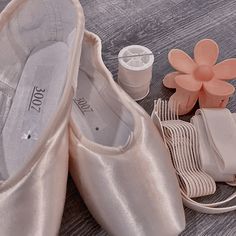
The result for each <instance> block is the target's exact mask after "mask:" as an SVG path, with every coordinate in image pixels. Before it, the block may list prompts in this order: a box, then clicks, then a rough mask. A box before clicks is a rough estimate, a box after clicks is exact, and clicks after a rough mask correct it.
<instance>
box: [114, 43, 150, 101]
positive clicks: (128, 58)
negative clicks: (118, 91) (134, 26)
mask: <svg viewBox="0 0 236 236" xmlns="http://www.w3.org/2000/svg"><path fill="white" fill-rule="evenodd" d="M118 60H119V69H118V83H119V84H120V86H121V87H122V88H123V89H124V90H125V91H126V92H127V93H128V94H129V95H130V96H131V97H132V98H133V99H134V100H136V101H138V100H141V99H143V98H145V97H146V96H147V95H148V93H149V89H150V82H151V79H152V65H153V62H154V56H153V54H152V52H151V51H150V50H149V49H148V48H146V47H144V46H140V45H131V46H128V47H125V48H123V49H122V50H121V51H120V52H119V55H118Z"/></svg>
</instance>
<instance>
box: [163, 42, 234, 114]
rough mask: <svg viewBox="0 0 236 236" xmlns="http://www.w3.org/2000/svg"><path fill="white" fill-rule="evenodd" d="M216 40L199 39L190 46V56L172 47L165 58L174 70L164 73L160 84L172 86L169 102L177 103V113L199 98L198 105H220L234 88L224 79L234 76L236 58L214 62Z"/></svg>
mask: <svg viewBox="0 0 236 236" xmlns="http://www.w3.org/2000/svg"><path fill="white" fill-rule="evenodd" d="M218 55H219V47H218V45H217V43H216V42H215V41H213V40H211V39H203V40H201V41H199V42H198V43H197V44H196V46H195V48H194V60H193V59H192V58H191V57H190V56H188V55H187V54H186V53H185V52H184V51H182V50H179V49H172V50H171V51H170V52H169V54H168V60H169V62H170V64H171V65H172V67H173V68H174V69H176V70H177V71H176V72H172V73H169V74H167V75H166V76H165V78H164V80H163V84H164V85H165V87H167V88H173V89H176V92H175V93H174V94H173V95H172V96H171V98H170V100H169V103H170V104H174V105H175V106H177V107H178V114H179V115H184V114H187V113H188V112H190V111H191V110H192V109H193V107H194V105H195V104H196V102H197V101H198V100H199V105H200V107H201V108H223V107H225V106H226V105H227V103H228V101H229V98H230V96H231V95H232V94H233V93H234V91H235V88H234V86H233V85H231V84H230V83H228V82H226V80H231V79H234V78H235V77H236V58H231V59H227V60H225V61H222V62H220V63H218V64H216V61H217V58H218Z"/></svg>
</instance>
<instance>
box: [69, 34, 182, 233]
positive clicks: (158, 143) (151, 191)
mask: <svg viewBox="0 0 236 236" xmlns="http://www.w3.org/2000/svg"><path fill="white" fill-rule="evenodd" d="M80 64H81V65H80V70H79V75H78V88H77V92H76V96H75V98H74V103H73V105H72V114H71V123H70V125H71V128H70V172H71V174H72V177H73V179H74V181H75V183H76V185H77V187H78V189H79V190H80V192H81V195H82V197H83V199H84V200H85V202H86V204H87V206H88V208H89V210H90V211H91V213H92V214H93V216H94V217H95V218H96V220H97V221H98V222H99V223H100V224H101V225H102V226H103V227H104V228H105V229H106V231H107V232H108V233H109V234H110V235H117V236H121V235H122V236H123V235H125V236H156V235H159V236H169V235H177V234H178V233H180V232H181V231H182V230H183V229H184V227H185V218H184V211H183V206H182V201H181V197H180V192H179V187H178V183H177V179H176V176H175V173H174V169H173V167H172V163H171V158H170V156H169V153H168V151H167V149H166V148H165V146H164V143H163V141H162V138H161V136H160V134H159V133H158V132H157V130H156V129H155V127H154V124H153V123H152V121H151V119H150V117H149V116H148V115H147V114H146V112H145V111H144V110H143V109H142V108H141V107H140V106H139V105H138V104H136V103H135V102H134V101H133V100H132V99H131V98H130V97H128V95H127V94H126V93H125V92H123V90H121V89H120V88H119V87H118V85H116V83H115V82H114V81H113V79H112V76H111V74H110V73H109V72H108V70H107V69H106V67H105V65H104V64H103V61H102V58H101V42H100V39H99V38H98V37H97V36H96V35H94V34H92V33H89V32H86V33H85V37H84V40H83V46H82V54H81V61H80Z"/></svg>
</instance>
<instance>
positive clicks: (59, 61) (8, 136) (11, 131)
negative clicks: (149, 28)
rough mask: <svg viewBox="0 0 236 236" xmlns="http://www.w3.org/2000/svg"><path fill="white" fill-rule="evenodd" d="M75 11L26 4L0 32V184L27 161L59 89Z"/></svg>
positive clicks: (62, 1)
mask: <svg viewBox="0 0 236 236" xmlns="http://www.w3.org/2000/svg"><path fill="white" fill-rule="evenodd" d="M75 22H76V12H75V10H74V6H73V5H72V3H71V1H70V0H28V1H25V3H23V4H22V6H21V7H20V8H19V9H18V10H17V11H16V12H15V13H14V16H13V17H12V18H11V19H10V21H9V22H7V24H6V25H5V26H4V27H3V28H2V30H1V31H0V45H1V47H0V71H1V72H0V181H2V180H6V179H7V178H9V177H10V176H12V175H14V174H16V173H17V171H19V170H20V169H21V168H23V166H24V165H25V164H26V163H27V162H28V161H29V157H30V154H31V152H32V151H33V149H34V148H35V146H36V145H37V141H38V140H39V139H40V137H41V135H42V134H43V132H44V131H45V129H46V128H47V124H48V123H49V121H50V118H51V117H52V116H53V114H54V112H55V111H56V109H57V105H58V103H59V101H60V97H61V95H62V93H63V91H64V86H65V83H66V72H67V67H68V60H69V54H70V50H71V46H72V42H73V37H74V28H75Z"/></svg>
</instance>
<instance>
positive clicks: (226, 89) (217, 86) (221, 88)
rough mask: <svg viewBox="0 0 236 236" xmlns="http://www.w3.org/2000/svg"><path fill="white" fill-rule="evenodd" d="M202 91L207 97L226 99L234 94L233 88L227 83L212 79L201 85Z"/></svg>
mask: <svg viewBox="0 0 236 236" xmlns="http://www.w3.org/2000/svg"><path fill="white" fill-rule="evenodd" d="M203 90H204V91H205V93H206V94H207V95H211V96H215V97H227V96H231V95H232V94H233V93H234V91H235V88H234V86H233V85H231V84H230V83H228V82H225V81H222V80H218V79H212V80H210V81H208V82H204V83H203Z"/></svg>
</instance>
